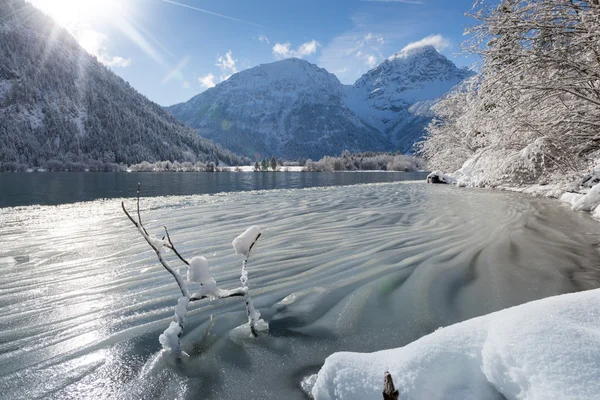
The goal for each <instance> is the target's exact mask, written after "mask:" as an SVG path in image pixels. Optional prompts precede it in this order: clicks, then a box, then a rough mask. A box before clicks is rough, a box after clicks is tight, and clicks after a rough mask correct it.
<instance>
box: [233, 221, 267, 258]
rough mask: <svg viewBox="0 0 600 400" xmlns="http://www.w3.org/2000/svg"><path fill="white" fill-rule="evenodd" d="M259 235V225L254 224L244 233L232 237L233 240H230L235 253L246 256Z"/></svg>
mask: <svg viewBox="0 0 600 400" xmlns="http://www.w3.org/2000/svg"><path fill="white" fill-rule="evenodd" d="M260 235H261V232H260V227H258V226H256V225H254V226H251V227H250V228H248V229H246V230H245V231H244V233H242V234H241V235H239V236H238V237H236V238H235V239H233V242H231V244H232V245H233V249H234V250H235V253H236V254H241V255H243V256H246V257H248V255H249V254H250V250H251V247H252V245H253V244H254V242H256V240H257V239H258V237H259V236H260Z"/></svg>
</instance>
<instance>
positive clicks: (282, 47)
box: [273, 39, 320, 59]
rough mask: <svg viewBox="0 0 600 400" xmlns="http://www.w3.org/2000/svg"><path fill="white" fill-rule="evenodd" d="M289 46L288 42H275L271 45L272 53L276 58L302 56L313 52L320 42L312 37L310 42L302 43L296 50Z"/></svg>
mask: <svg viewBox="0 0 600 400" xmlns="http://www.w3.org/2000/svg"><path fill="white" fill-rule="evenodd" d="M291 46H292V45H291V43H290V42H285V43H275V46H273V55H274V56H275V58H277V59H282V58H290V57H296V58H303V57H306V56H310V55H312V54H315V53H316V52H317V47H319V46H320V44H319V42H317V41H316V40H314V39H313V40H311V41H310V42H306V43H302V44H301V45H300V46H298V48H297V49H296V50H294V49H292V48H291Z"/></svg>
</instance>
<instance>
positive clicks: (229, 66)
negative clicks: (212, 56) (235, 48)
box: [215, 50, 238, 82]
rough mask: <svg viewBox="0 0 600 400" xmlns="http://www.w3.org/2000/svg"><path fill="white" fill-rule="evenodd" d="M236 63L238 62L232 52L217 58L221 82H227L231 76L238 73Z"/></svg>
mask: <svg viewBox="0 0 600 400" xmlns="http://www.w3.org/2000/svg"><path fill="white" fill-rule="evenodd" d="M236 62H237V60H234V59H233V53H232V52H231V50H229V51H228V52H227V53H225V56H220V55H219V56H217V63H216V64H215V65H216V66H217V67H219V69H220V70H221V82H223V81H226V80H227V79H229V77H230V76H231V75H233V74H235V73H236V72H238V69H237V66H236Z"/></svg>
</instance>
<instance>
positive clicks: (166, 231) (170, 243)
mask: <svg viewBox="0 0 600 400" xmlns="http://www.w3.org/2000/svg"><path fill="white" fill-rule="evenodd" d="M164 228H165V233H166V234H167V240H168V241H169V242H168V243H169V248H170V249H171V250H173V253H175V255H176V256H177V257H179V259H180V260H181V262H183V263H184V264H185V265H188V266H189V265H190V263H189V262H188V260H186V259H185V258H183V257H182V256H181V254H179V252H178V251H177V249H175V245H174V244H173V242H172V241H171V236H170V235H169V230H168V229H167V227H166V226H165V227H164Z"/></svg>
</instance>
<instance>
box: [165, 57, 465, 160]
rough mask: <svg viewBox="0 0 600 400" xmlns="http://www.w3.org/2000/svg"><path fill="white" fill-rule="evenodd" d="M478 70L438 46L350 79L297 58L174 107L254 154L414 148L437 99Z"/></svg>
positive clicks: (210, 133) (207, 131) (201, 128)
mask: <svg viewBox="0 0 600 400" xmlns="http://www.w3.org/2000/svg"><path fill="white" fill-rule="evenodd" d="M472 75H473V72H471V71H469V70H466V69H459V68H457V67H456V66H455V65H454V64H453V63H452V62H451V61H449V60H448V59H447V58H446V57H444V56H443V55H441V54H439V53H438V52H437V51H436V50H435V49H434V48H433V47H422V48H418V49H414V50H411V51H406V52H400V53H398V54H396V55H394V56H393V57H390V58H389V59H387V60H385V61H384V62H383V63H381V64H380V65H379V66H377V67H376V68H374V69H373V70H371V71H369V72H367V73H366V74H365V75H363V76H362V77H361V78H360V79H358V80H357V81H356V83H355V84H354V85H352V86H347V85H343V84H341V83H340V81H339V80H338V79H337V78H336V77H335V76H334V75H333V74H330V73H329V72H327V71H326V70H324V69H322V68H319V67H317V66H316V65H314V64H311V63H309V62H307V61H304V60H299V59H294V58H292V59H287V60H283V61H277V62H274V63H271V64H264V65H260V66H258V67H254V68H251V69H248V70H245V71H242V72H239V73H237V74H235V75H233V76H232V77H230V78H229V79H228V80H226V81H224V82H222V83H220V84H219V85H217V86H215V87H214V88H211V89H208V90H206V91H205V92H203V93H201V94H199V95H197V96H195V97H193V98H192V99H190V100H189V101H187V102H185V103H181V104H176V105H174V106H171V107H169V108H168V109H169V111H170V112H172V113H173V115H174V116H175V117H177V118H178V119H179V120H181V121H182V122H184V123H185V124H187V125H189V126H191V127H192V128H195V129H197V130H198V132H199V133H200V134H201V135H202V136H204V137H207V138H210V139H212V140H214V141H215V142H217V143H220V144H222V145H223V146H226V147H227V148H230V149H232V150H233V151H236V152H238V153H240V154H243V155H246V156H249V157H264V156H270V155H275V156H281V157H283V158H286V159H295V158H299V157H305V158H313V159H318V158H321V157H322V156H324V155H333V154H340V153H341V152H342V151H343V150H350V151H352V152H359V151H368V150H372V151H393V150H400V151H402V152H410V150H411V149H412V146H413V144H414V143H415V142H416V141H417V140H418V139H419V138H420V137H421V136H422V135H423V131H424V127H425V126H426V125H427V123H429V121H430V120H431V117H432V116H431V114H430V112H429V108H430V107H431V105H433V104H434V103H435V101H436V99H438V98H439V97H441V96H443V95H444V94H445V93H447V92H448V91H449V90H450V89H451V88H452V87H453V86H455V85H456V84H458V83H459V82H461V81H462V80H464V79H465V78H467V77H469V76H472Z"/></svg>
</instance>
